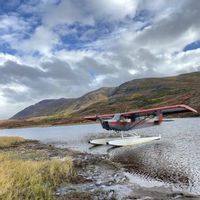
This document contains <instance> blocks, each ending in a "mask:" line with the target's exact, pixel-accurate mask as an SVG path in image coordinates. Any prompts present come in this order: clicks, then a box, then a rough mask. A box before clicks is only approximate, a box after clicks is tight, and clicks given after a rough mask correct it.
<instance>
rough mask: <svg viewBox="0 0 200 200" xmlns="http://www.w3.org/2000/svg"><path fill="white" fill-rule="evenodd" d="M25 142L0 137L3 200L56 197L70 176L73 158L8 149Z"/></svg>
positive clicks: (21, 139) (1, 197) (0, 188)
mask: <svg viewBox="0 0 200 200" xmlns="http://www.w3.org/2000/svg"><path fill="white" fill-rule="evenodd" d="M25 142H26V140H25V139H23V138H21V137H0V148H1V151H0V163H1V164H0V199H5V200H13V199H34V200H35V199H54V198H55V190H56V188H57V187H58V186H59V185H61V184H62V183H63V182H68V181H69V179H70V178H69V177H70V175H71V174H72V160H71V159H70V158H69V157H65V158H62V159H58V158H57V159H56V158H54V159H52V158H49V159H48V158H47V157H46V158H45V159H39V160H37V159H35V158H34V157H31V158H30V157H26V156H19V155H17V153H16V152H14V151H9V150H8V149H9V148H11V147H13V146H14V145H20V144H22V143H25ZM33 158H34V159H33Z"/></svg>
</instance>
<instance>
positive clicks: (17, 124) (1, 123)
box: [0, 115, 200, 130]
mask: <svg viewBox="0 0 200 200" xmlns="http://www.w3.org/2000/svg"><path fill="white" fill-rule="evenodd" d="M199 117H200V115H195V116H184V117H180V116H178V117H173V118H172V117H166V118H165V120H166V121H168V120H171V119H174V118H180V119H182V118H199ZM31 122H32V121H29V120H14V121H13V120H0V130H3V129H18V128H37V127H40V128H42V127H44V128H45V127H57V126H73V125H85V124H97V122H96V121H95V122H92V121H76V122H62V123H42V121H38V122H37V123H36V122H32V123H31ZM35 123H36V124H35Z"/></svg>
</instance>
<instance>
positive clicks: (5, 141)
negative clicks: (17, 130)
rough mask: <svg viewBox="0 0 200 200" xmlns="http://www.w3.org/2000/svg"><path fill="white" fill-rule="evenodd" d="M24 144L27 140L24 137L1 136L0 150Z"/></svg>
mask: <svg viewBox="0 0 200 200" xmlns="http://www.w3.org/2000/svg"><path fill="white" fill-rule="evenodd" d="M22 142H25V139H24V138H22V137H7V136H1V137H0V148H5V147H10V146H13V145H17V144H20V143H22Z"/></svg>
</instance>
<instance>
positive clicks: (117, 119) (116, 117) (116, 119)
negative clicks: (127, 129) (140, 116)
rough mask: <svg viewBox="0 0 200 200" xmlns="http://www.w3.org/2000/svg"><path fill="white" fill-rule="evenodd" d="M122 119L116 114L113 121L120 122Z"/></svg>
mask: <svg viewBox="0 0 200 200" xmlns="http://www.w3.org/2000/svg"><path fill="white" fill-rule="evenodd" d="M120 118H121V115H120V114H115V115H114V117H113V120H115V121H119V120H120Z"/></svg>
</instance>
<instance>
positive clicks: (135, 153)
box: [0, 118, 200, 194]
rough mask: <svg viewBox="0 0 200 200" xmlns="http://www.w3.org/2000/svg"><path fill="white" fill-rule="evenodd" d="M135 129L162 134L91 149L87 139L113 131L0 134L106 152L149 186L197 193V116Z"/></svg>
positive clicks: (79, 128) (90, 128)
mask: <svg viewBox="0 0 200 200" xmlns="http://www.w3.org/2000/svg"><path fill="white" fill-rule="evenodd" d="M135 132H136V133H138V134H140V135H144V136H156V135H159V134H161V136H162V139H161V140H160V141H156V142H152V143H149V144H145V145H140V146H136V147H135V146H134V147H123V148H117V149H110V147H108V146H101V147H97V148H91V147H92V146H91V145H90V144H88V140H89V139H91V138H100V137H105V136H109V135H114V134H115V133H113V132H106V131H104V130H103V129H102V128H101V126H100V125H99V124H87V125H75V126H58V127H44V128H24V129H5V130H0V135H9V136H11V135H12V136H22V137H25V138H27V139H37V140H40V141H42V142H45V143H53V144H54V145H56V146H59V147H69V148H72V149H75V150H80V151H83V152H90V153H95V154H107V153H108V154H109V155H110V157H111V159H112V160H113V161H116V162H119V163H121V164H122V166H123V167H124V168H125V169H126V170H127V173H130V174H134V175H135V177H136V176H137V177H138V176H139V177H140V178H142V179H143V180H145V181H146V182H148V184H149V183H150V185H151V183H152V184H155V185H156V184H158V185H159V184H161V183H164V184H165V185H170V186H171V185H173V186H175V187H177V188H182V189H184V190H187V191H190V192H192V193H197V194H200V118H184V119H174V120H173V121H168V122H164V123H163V124H162V125H160V126H155V127H151V128H148V129H140V130H136V131H135ZM134 180H137V179H136V178H135V179H134ZM140 183H141V181H140ZM146 185H147V184H146Z"/></svg>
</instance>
